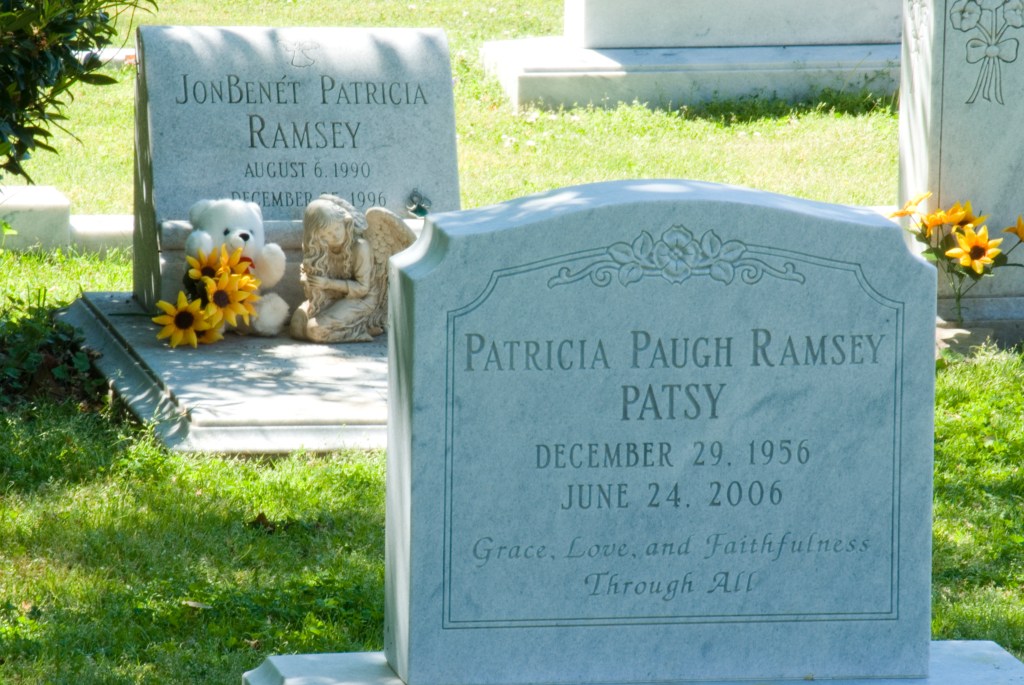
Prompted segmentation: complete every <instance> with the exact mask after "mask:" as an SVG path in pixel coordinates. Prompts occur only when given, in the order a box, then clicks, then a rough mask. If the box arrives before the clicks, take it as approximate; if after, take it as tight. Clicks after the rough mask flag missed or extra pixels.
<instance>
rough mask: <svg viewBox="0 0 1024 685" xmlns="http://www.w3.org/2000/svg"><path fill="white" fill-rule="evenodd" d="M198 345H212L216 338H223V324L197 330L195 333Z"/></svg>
mask: <svg viewBox="0 0 1024 685" xmlns="http://www.w3.org/2000/svg"><path fill="white" fill-rule="evenodd" d="M196 338H197V339H198V340H199V344H200V345H212V344H213V343H215V342H217V341H218V340H223V339H224V327H223V326H211V327H210V328H207V329H206V330H205V331H199V333H198V334H197V335H196Z"/></svg>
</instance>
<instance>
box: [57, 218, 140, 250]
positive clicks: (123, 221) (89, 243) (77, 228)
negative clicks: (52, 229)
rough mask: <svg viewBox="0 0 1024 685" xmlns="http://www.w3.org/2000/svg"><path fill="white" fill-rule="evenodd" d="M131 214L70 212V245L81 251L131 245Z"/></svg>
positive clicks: (132, 219)
mask: <svg viewBox="0 0 1024 685" xmlns="http://www.w3.org/2000/svg"><path fill="white" fill-rule="evenodd" d="M133 221H134V218H133V217H132V215H131V214H72V215H71V245H72V246H74V247H75V248H77V249H78V250H81V251H82V252H101V253H102V252H106V251H107V250H111V249H126V248H130V247H131V246H132V222H133Z"/></svg>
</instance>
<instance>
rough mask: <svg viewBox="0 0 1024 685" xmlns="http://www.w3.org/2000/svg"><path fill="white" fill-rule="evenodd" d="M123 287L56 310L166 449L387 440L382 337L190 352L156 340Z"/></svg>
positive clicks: (264, 448) (280, 448) (287, 447)
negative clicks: (121, 290) (80, 335)
mask: <svg viewBox="0 0 1024 685" xmlns="http://www.w3.org/2000/svg"><path fill="white" fill-rule="evenodd" d="M155 313H156V312H146V311H143V310H142V308H141V307H140V306H139V305H138V303H137V302H135V300H133V299H132V296H131V294H130V293H86V294H85V295H84V296H83V297H82V298H81V299H79V300H78V301H76V302H75V303H74V304H72V305H71V307H70V308H68V309H67V310H66V311H64V312H63V313H62V314H61V317H60V318H61V319H63V320H64V321H67V322H68V323H70V324H72V325H73V326H75V327H76V328H78V329H80V330H81V331H82V332H83V334H84V336H85V339H86V344H87V345H88V347H89V348H91V349H93V350H96V351H97V352H99V353H100V354H101V356H100V358H99V359H98V361H97V366H98V367H99V369H100V371H102V372H103V373H104V374H105V375H106V376H107V378H109V379H110V381H111V384H112V386H113V389H114V391H115V392H116V393H117V394H118V395H119V396H120V397H121V398H122V399H123V400H124V401H125V402H126V403H127V405H128V406H129V408H131V410H132V412H133V413H134V414H135V415H136V416H138V417H139V418H140V419H141V420H143V421H146V422H150V421H152V422H154V423H155V425H156V428H157V431H158V434H159V435H160V437H161V438H162V439H163V441H164V442H165V443H166V444H167V445H168V446H169V447H171V448H173V449H175V450H178V451H187V452H212V453H224V454H275V453H286V452H291V451H293V450H298V449H306V450H310V451H316V452H322V451H330V450H336V449H341V448H345V447H384V446H385V445H386V444H387V364H388V362H387V358H388V355H387V339H386V336H381V337H379V338H378V339H377V340H375V341H374V342H370V343H349V344H344V345H317V344H313V343H307V342H299V341H295V340H292V339H291V338H288V337H277V338H261V337H257V336H241V335H235V334H232V333H229V334H227V335H226V336H225V338H224V340H222V341H220V342H218V343H216V344H214V345H206V346H200V347H199V348H198V349H192V348H191V347H188V346H183V347H177V348H175V349H171V347H170V346H169V345H168V344H167V342H166V341H163V340H157V339H156V334H157V333H158V332H159V327H158V326H157V325H156V324H154V323H153V322H152V321H151V320H150V319H151V317H152V316H154V315H155Z"/></svg>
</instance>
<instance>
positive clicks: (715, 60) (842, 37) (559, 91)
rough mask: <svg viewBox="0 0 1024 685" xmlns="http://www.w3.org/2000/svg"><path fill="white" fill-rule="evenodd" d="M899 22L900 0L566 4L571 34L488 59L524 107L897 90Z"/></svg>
mask: <svg viewBox="0 0 1024 685" xmlns="http://www.w3.org/2000/svg"><path fill="white" fill-rule="evenodd" d="M899 19H900V5H899V2H898V0H870V1H868V2H862V3H856V4H852V3H848V2H843V1H842V0H825V1H822V0H784V1H782V2H779V3H764V2H756V1H755V0H729V1H728V2H715V1H713V0H687V2H678V1H675V2H674V1H672V0H638V1H637V2H619V1H617V0H566V1H565V29H564V33H563V35H562V36H557V37H543V38H529V39H522V40H510V41H509V40H506V41H494V42H490V43H487V44H485V46H484V49H483V59H484V65H485V67H486V68H487V69H488V71H489V72H491V73H492V74H494V75H496V76H497V77H498V78H499V80H500V81H501V83H502V85H503V87H504V88H505V90H506V92H507V93H508V94H509V96H510V97H511V99H512V101H513V103H514V104H516V105H527V104H534V103H541V104H543V105H545V106H549V107H558V106H573V105H587V104H594V105H597V106H615V105H616V104H617V103H619V102H633V101H640V102H644V103H648V104H650V105H652V106H674V107H679V106H681V105H686V104H694V103H699V102H705V101H708V100H713V99H735V98H749V97H760V98H776V97H777V98H784V99H799V98H805V97H808V96H810V95H812V94H814V93H816V92H818V91H821V90H823V89H826V88H830V89H834V90H839V91H845V92H850V91H852V92H860V91H862V90H869V91H872V92H875V93H879V94H890V93H892V92H894V91H895V89H896V86H897V83H898V80H897V78H898V75H899V74H898V71H899V66H898V65H899V56H900V48H899V43H900V35H899V31H900V20H899Z"/></svg>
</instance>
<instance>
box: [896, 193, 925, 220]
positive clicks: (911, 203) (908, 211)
mask: <svg viewBox="0 0 1024 685" xmlns="http://www.w3.org/2000/svg"><path fill="white" fill-rule="evenodd" d="M931 196H932V194H931V192H927V193H921V194H920V195H918V196H917V197H914V198H911V199H909V200H907V204H905V205H903V209H899V210H896V211H895V212H893V213H892V214H890V215H889V218H890V219H895V218H897V217H901V216H913V215H914V214H917V206H918V205H919V204H921V203H922V202H924V201H925V200H927V199H928V198H930V197H931Z"/></svg>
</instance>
